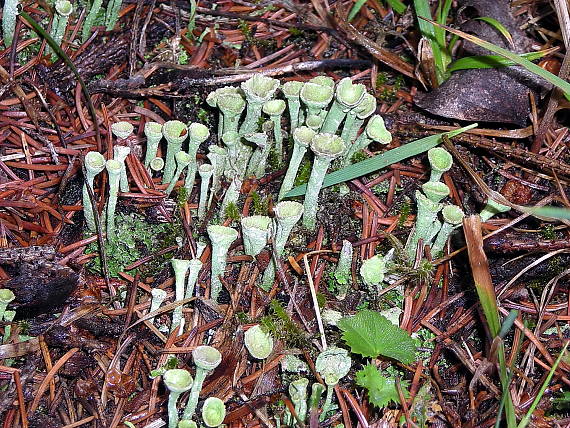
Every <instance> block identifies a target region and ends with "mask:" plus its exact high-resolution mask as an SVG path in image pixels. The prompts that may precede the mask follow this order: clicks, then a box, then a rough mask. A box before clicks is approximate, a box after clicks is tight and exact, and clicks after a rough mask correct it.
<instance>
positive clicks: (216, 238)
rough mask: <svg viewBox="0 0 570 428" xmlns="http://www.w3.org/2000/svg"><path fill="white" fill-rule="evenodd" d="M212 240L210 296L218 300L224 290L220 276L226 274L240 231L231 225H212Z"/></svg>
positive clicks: (210, 227)
mask: <svg viewBox="0 0 570 428" xmlns="http://www.w3.org/2000/svg"><path fill="white" fill-rule="evenodd" d="M207 231H208V236H209V238H210V242H211V243H212V275H211V279H210V284H211V285H210V298H211V299H212V300H214V301H215V302H217V301H218V296H219V295H220V291H222V281H221V280H220V276H222V275H224V271H225V270H226V263H227V257H228V250H229V249H230V245H232V242H234V241H235V240H236V239H237V237H238V232H237V230H235V229H232V228H231V227H226V226H218V225H210V226H208V228H207Z"/></svg>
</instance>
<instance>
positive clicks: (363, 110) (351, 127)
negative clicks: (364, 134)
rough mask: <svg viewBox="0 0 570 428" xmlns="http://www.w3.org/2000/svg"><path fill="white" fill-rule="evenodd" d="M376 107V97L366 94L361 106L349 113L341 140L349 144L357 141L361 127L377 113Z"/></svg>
mask: <svg viewBox="0 0 570 428" xmlns="http://www.w3.org/2000/svg"><path fill="white" fill-rule="evenodd" d="M376 107H377V104H376V97H374V96H373V95H370V94H368V93H366V94H364V97H362V100H361V101H360V104H358V105H357V106H356V107H354V108H353V109H351V110H350V111H349V112H348V113H347V115H346V119H345V121H344V125H343V127H342V133H341V135H340V138H342V139H343V141H344V142H345V143H347V144H348V143H352V142H353V141H354V140H356V136H357V135H358V131H359V130H360V127H361V126H362V124H363V123H364V121H365V120H366V119H367V118H368V117H369V116H371V115H372V114H373V113H374V112H375V111H376Z"/></svg>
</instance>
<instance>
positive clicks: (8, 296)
mask: <svg viewBox="0 0 570 428" xmlns="http://www.w3.org/2000/svg"><path fill="white" fill-rule="evenodd" d="M15 298H16V296H15V295H14V292H13V291H12V290H9V289H7V288H0V321H1V320H2V319H3V318H4V312H6V308H7V307H8V305H9V304H10V303H11V302H12V301H13V300H14V299H15Z"/></svg>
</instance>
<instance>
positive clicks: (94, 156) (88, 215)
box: [83, 152, 105, 232]
mask: <svg viewBox="0 0 570 428" xmlns="http://www.w3.org/2000/svg"><path fill="white" fill-rule="evenodd" d="M104 169H105V158H104V157H103V155H102V154H101V153H99V152H89V153H87V154H86V155H85V172H86V174H87V176H86V177H85V181H86V182H85V183H84V184H83V213H84V215H85V223H86V224H87V230H89V231H90V232H95V216H94V213H93V205H91V199H89V191H88V190H87V186H89V187H90V188H91V190H93V182H94V180H95V177H96V176H97V174H99V173H100V172H102V171H103V170H104ZM94 194H95V193H94Z"/></svg>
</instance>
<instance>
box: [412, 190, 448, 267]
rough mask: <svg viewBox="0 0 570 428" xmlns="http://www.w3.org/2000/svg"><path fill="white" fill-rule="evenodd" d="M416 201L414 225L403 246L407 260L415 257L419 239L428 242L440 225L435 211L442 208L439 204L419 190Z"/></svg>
mask: <svg viewBox="0 0 570 428" xmlns="http://www.w3.org/2000/svg"><path fill="white" fill-rule="evenodd" d="M416 203H417V207H418V210H417V211H418V212H417V214H416V225H415V228H414V232H413V233H412V235H411V236H410V238H409V239H408V242H407V243H406V248H405V250H406V254H407V256H408V259H409V260H414V259H415V257H416V250H417V246H418V243H419V241H420V239H421V240H422V241H423V243H424V245H428V244H430V241H431V239H430V238H431V237H433V236H434V235H435V234H436V233H437V232H438V230H439V226H440V223H439V220H437V213H438V212H439V211H440V210H441V208H442V205H441V204H439V203H437V202H434V201H432V200H431V199H428V197H427V196H425V195H424V194H423V193H421V192H420V191H419V190H417V191H416Z"/></svg>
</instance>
